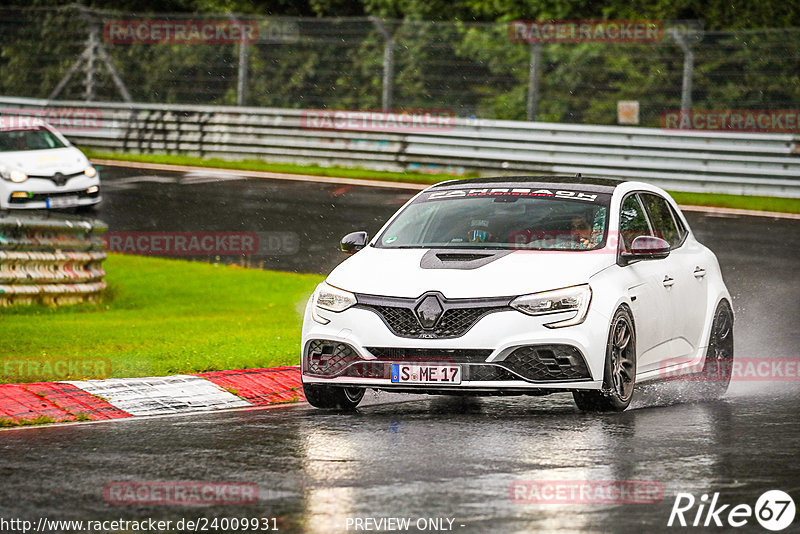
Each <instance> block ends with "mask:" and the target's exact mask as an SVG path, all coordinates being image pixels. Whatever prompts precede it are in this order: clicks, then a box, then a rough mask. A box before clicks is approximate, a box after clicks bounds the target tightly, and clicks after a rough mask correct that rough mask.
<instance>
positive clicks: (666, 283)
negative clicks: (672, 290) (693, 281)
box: [664, 275, 675, 287]
mask: <svg viewBox="0 0 800 534" xmlns="http://www.w3.org/2000/svg"><path fill="white" fill-rule="evenodd" d="M674 283H675V279H674V278H671V277H670V275H666V276H665V277H664V287H672V285H673V284H674Z"/></svg>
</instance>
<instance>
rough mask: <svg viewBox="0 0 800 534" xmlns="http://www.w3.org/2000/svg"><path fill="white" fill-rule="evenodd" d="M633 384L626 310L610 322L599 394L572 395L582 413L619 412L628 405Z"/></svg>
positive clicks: (633, 365) (629, 321)
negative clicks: (601, 386) (601, 385)
mask: <svg viewBox="0 0 800 534" xmlns="http://www.w3.org/2000/svg"><path fill="white" fill-rule="evenodd" d="M635 383H636V329H635V328H634V324H633V317H631V313H630V311H628V309H627V308H625V307H621V308H619V309H618V310H617V311H616V313H614V317H613V318H612V319H611V326H610V327H609V330H608V342H607V343H606V364H605V371H604V373H603V388H602V389H601V390H587V391H574V392H572V397H573V398H574V399H575V404H577V405H578V408H579V409H580V410H581V411H584V412H621V411H623V410H625V409H626V408H627V407H628V405H630V403H631V399H632V398H633V389H634V385H635Z"/></svg>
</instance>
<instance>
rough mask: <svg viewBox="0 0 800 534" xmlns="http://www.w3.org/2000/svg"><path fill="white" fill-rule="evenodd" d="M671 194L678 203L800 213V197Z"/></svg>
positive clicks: (671, 192)
mask: <svg viewBox="0 0 800 534" xmlns="http://www.w3.org/2000/svg"><path fill="white" fill-rule="evenodd" d="M670 195H672V198H674V199H675V201H676V202H677V203H678V204H684V205H693V206H714V207H719V208H738V209H746V210H759V211H777V212H780V213H800V198H783V197H759V196H740V195H724V194H718V193H684V192H681V191H670Z"/></svg>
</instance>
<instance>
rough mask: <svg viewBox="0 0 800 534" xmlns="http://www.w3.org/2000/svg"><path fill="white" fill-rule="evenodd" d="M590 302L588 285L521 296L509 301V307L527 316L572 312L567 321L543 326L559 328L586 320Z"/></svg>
mask: <svg viewBox="0 0 800 534" xmlns="http://www.w3.org/2000/svg"><path fill="white" fill-rule="evenodd" d="M591 300H592V288H591V287H589V284H583V285H580V286H572V287H565V288H563V289H554V290H552V291H542V292H540V293H532V294H530V295H522V296H521V297H517V298H515V299H514V300H512V301H511V307H512V308H514V309H516V310H518V311H521V312H522V313H525V314H528V315H549V314H551V313H562V312H574V315H573V316H572V317H570V318H569V319H564V320H561V321H555V322H552V323H546V324H545V325H544V326H546V327H548V328H561V327H563V326H573V325H576V324H580V323H582V322H583V321H584V319H586V313H587V312H588V311H589V303H590V302H591Z"/></svg>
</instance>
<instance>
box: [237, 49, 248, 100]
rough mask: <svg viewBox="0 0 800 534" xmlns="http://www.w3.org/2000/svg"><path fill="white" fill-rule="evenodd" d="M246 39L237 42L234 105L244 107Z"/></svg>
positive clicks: (245, 96)
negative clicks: (237, 60)
mask: <svg viewBox="0 0 800 534" xmlns="http://www.w3.org/2000/svg"><path fill="white" fill-rule="evenodd" d="M248 48H249V47H248V45H247V39H245V38H244V37H242V40H241V41H239V74H238V79H237V83H236V105H237V106H244V105H246V102H247V64H248Z"/></svg>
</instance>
